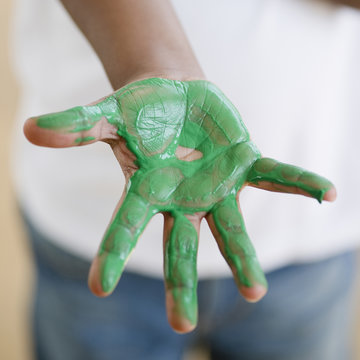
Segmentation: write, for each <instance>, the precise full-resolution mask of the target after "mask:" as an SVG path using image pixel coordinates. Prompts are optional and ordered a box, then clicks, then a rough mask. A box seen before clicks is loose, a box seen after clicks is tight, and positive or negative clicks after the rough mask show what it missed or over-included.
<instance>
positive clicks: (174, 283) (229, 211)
mask: <svg viewBox="0 0 360 360" xmlns="http://www.w3.org/2000/svg"><path fill="white" fill-rule="evenodd" d="M24 129H25V134H26V136H27V138H28V139H29V140H30V141H31V142H33V143H35V144H37V145H41V146H50V147H68V146H76V145H85V144H90V143H93V142H95V141H99V140H101V141H105V142H107V143H109V144H110V145H111V147H112V149H113V151H114V154H115V156H116V158H117V159H118V161H119V163H120V165H121V167H122V169H123V171H124V174H125V177H126V180H127V185H126V187H125V190H124V193H123V196H122V198H121V200H120V202H119V205H118V206H117V208H116V210H115V212H114V216H113V218H112V220H111V223H110V225H109V227H108V229H107V230H106V233H105V236H104V239H103V241H102V243H101V245H100V248H99V252H98V255H97V256H96V258H95V260H94V262H93V264H92V267H91V270H90V275H89V285H90V288H91V290H92V291H93V292H94V293H95V294H97V295H99V296H105V295H108V294H110V293H111V292H112V291H113V290H114V288H115V287H116V284H117V282H118V281H119V278H120V276H121V273H122V271H123V269H124V266H125V263H126V261H127V259H128V257H129V255H130V253H131V251H132V250H133V248H134V247H135V245H136V242H137V239H138V238H139V236H140V234H141V233H142V231H143V230H144V228H145V226H146V225H147V223H148V222H149V220H150V219H151V217H152V216H154V215H155V214H157V213H159V212H161V213H163V214H164V216H165V225H164V273H165V287H166V305H167V314H168V319H169V322H170V324H171V325H172V327H173V328H174V329H175V330H176V331H178V332H187V331H190V330H192V329H193V328H194V327H195V326H196V322H197V295H196V287H197V273H196V257H197V247H198V233H199V227H200V221H201V219H202V218H204V217H205V218H206V220H207V222H208V224H209V226H210V228H211V230H212V232H213V234H214V237H215V239H216V241H217V243H218V246H219V249H220V251H221V253H222V254H223V256H224V258H225V260H226V261H227V262H228V264H229V266H230V267H231V270H232V272H233V274H234V278H235V281H236V283H237V286H238V288H239V290H240V292H241V294H242V295H243V296H244V297H245V298H246V299H247V300H248V301H257V300H259V299H260V298H261V297H263V296H264V294H265V293H266V290H267V283H266V279H265V276H264V274H263V272H262V270H261V268H260V266H259V263H258V260H257V258H256V254H255V250H254V248H253V246H252V245H251V242H250V240H249V238H248V235H247V233H246V230H245V226H244V221H243V218H242V216H241V213H240V211H239V207H238V203H237V201H238V200H237V199H238V197H237V195H238V193H239V192H240V191H241V189H242V188H243V187H244V186H246V185H250V186H255V187H259V188H262V189H266V190H271V191H280V192H290V193H298V194H302V195H305V196H310V197H314V198H316V199H317V200H318V201H319V202H321V201H322V200H323V199H324V200H329V201H332V200H334V199H335V197H336V192H335V189H334V187H333V185H332V184H331V183H330V182H329V181H328V180H326V179H324V178H322V177H320V176H318V175H316V174H313V173H310V172H307V171H305V170H302V169H300V168H298V167H295V166H291V165H287V164H282V163H279V162H277V161H276V160H272V159H268V158H263V157H261V154H260V152H259V151H258V149H257V148H256V146H255V145H254V143H252V142H251V141H250V138H249V134H248V132H247V130H246V128H245V126H244V124H243V123H242V120H241V117H240V115H239V113H238V112H237V110H236V109H235V108H234V106H233V105H232V104H231V103H230V101H229V100H228V99H227V98H226V97H225V95H224V94H223V93H222V92H221V91H220V90H219V89H218V88H217V87H216V86H215V85H213V84H211V83H209V82H207V81H204V80H197V81H184V82H181V81H173V80H165V79H160V78H153V79H146V80H141V81H137V82H133V83H130V84H129V85H127V86H125V87H123V88H121V89H120V90H118V91H116V92H115V93H113V94H112V95H110V96H108V97H105V98H103V99H101V100H100V101H98V102H97V103H94V104H91V105H88V106H83V107H81V106H80V107H76V108H73V109H70V110H67V111H64V112H60V113H54V114H49V115H43V116H40V117H35V118H31V119H29V120H28V121H27V122H26V124H25V128H24ZM149 256H151V254H149Z"/></svg>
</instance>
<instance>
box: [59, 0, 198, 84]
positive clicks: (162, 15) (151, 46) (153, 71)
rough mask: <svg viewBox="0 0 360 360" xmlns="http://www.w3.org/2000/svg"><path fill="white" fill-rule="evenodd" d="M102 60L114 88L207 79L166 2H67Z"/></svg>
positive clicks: (78, 0)
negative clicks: (160, 80)
mask: <svg viewBox="0 0 360 360" xmlns="http://www.w3.org/2000/svg"><path fill="white" fill-rule="evenodd" d="M62 3H63V5H64V6H65V8H66V9H67V11H68V12H69V13H70V15H71V16H72V18H73V19H74V21H75V23H76V24H77V25H78V27H79V28H80V29H81V31H82V32H83V33H84V35H85V37H86V38H87V39H88V40H89V42H90V43H91V45H92V46H93V48H94V50H95V51H96V53H97V55H98V56H99V58H100V60H101V62H102V64H103V66H104V68H105V71H106V73H107V75H108V77H109V79H110V82H111V84H112V86H113V88H114V89H118V88H120V87H122V86H124V85H125V84H127V83H129V82H132V81H134V80H140V79H144V78H149V77H163V78H170V79H174V80H175V79H176V80H191V79H203V78H204V74H203V72H202V70H201V68H200V65H199V63H198V62H197V60H196V58H195V56H194V54H193V52H192V49H191V47H190V45H189V42H188V41H187V39H186V36H185V34H184V32H183V30H182V27H181V25H180V23H179V21H178V19H177V17H176V15H175V13H174V10H173V9H172V7H171V5H170V4H169V1H167V0H151V1H149V0H135V1H134V0H117V1H114V0H101V1H100V0H76V1H74V0H62Z"/></svg>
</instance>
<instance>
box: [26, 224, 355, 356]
mask: <svg viewBox="0 0 360 360" xmlns="http://www.w3.org/2000/svg"><path fill="white" fill-rule="evenodd" d="M27 228H28V232H29V236H30V238H31V240H32V244H33V252H34V257H35V261H36V270H37V283H36V290H35V292H34V312H33V322H32V323H33V338H34V343H35V351H36V359H37V360H83V359H84V360H114V359H125V360H137V359H139V360H173V359H181V358H182V357H183V354H184V351H185V350H186V349H187V348H188V347H189V346H192V345H194V344H195V343H202V344H203V345H205V346H207V347H208V348H209V351H210V355H211V359H221V360H227V359H243V360H260V359H261V360H263V359H266V360H346V359H350V351H349V339H350V337H351V336H350V322H351V321H350V319H351V318H352V315H353V304H352V303H353V292H354V291H353V278H354V273H355V256H354V254H353V253H346V254H342V255H339V256H336V257H333V258H330V259H327V260H324V261H320V262H316V263H311V264H306V265H305V264H303V265H294V266H287V267H285V268H282V269H279V270H276V271H273V272H271V273H268V274H267V279H268V281H269V292H268V294H267V295H266V296H265V298H264V299H263V300H261V301H260V302H259V303H256V304H250V303H247V302H245V301H244V300H243V299H242V298H241V297H240V295H239V293H238V290H237V288H236V286H235V284H234V281H233V280H232V279H212V280H202V281H200V282H199V286H198V297H199V324H198V327H197V328H196V330H195V331H194V332H192V333H190V334H186V335H179V334H176V333H175V332H173V331H172V330H171V328H170V326H169V325H168V323H167V319H166V315H165V302H164V286H163V282H162V281H161V280H159V279H154V278H150V277H146V276H141V275H137V274H134V273H129V272H125V273H124V274H123V276H122V278H121V281H120V283H119V285H118V287H117V288H116V290H115V291H114V293H113V294H112V295H111V296H110V297H108V298H103V299H100V298H97V297H95V296H94V295H92V294H91V293H90V291H89V290H88V287H87V273H88V270H89V266H90V263H89V262H87V261H84V260H83V259H80V258H78V257H76V256H74V255H72V254H70V253H67V252H65V251H64V250H62V249H60V248H58V247H56V246H54V245H53V244H52V243H51V242H49V241H48V240H47V239H45V238H44V237H43V236H42V235H41V234H40V233H39V232H38V231H37V230H36V229H35V228H34V227H32V225H31V224H29V223H27Z"/></svg>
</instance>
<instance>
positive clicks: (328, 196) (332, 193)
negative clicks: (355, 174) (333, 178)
mask: <svg viewBox="0 0 360 360" xmlns="http://www.w3.org/2000/svg"><path fill="white" fill-rule="evenodd" d="M336 197H337V192H336V189H335V187H332V188H331V189H330V190H328V191H327V192H326V193H325V195H324V198H323V199H324V200H325V201H330V202H332V201H335V200H336Z"/></svg>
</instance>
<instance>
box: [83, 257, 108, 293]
mask: <svg viewBox="0 0 360 360" xmlns="http://www.w3.org/2000/svg"><path fill="white" fill-rule="evenodd" d="M88 286H89V289H90V291H91V292H92V293H93V294H94V295H96V296H98V297H106V296H109V295H110V294H111V292H105V291H104V290H103V287H102V285H101V276H100V266H99V258H98V257H96V258H95V259H94V261H93V262H92V264H91V267H90V271H89V277H88Z"/></svg>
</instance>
